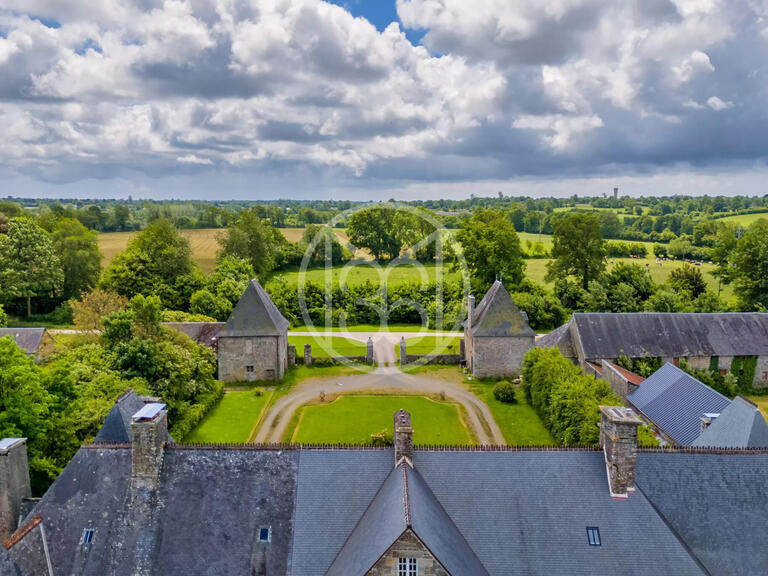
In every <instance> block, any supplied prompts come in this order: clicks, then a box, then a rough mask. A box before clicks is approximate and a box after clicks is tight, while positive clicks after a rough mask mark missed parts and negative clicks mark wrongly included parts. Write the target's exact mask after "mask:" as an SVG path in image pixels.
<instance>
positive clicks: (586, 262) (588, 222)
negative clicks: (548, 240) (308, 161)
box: [546, 212, 605, 290]
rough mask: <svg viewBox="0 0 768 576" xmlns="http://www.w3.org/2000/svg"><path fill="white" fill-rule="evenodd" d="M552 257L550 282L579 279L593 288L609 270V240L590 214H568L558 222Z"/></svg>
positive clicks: (584, 285) (555, 225)
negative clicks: (607, 268)
mask: <svg viewBox="0 0 768 576" xmlns="http://www.w3.org/2000/svg"><path fill="white" fill-rule="evenodd" d="M552 258H553V260H552V261H551V262H550V263H549V264H547V276H546V277H547V280H550V281H551V280H554V279H556V278H564V277H566V276H571V275H573V276H576V277H577V278H578V279H579V280H580V282H581V286H582V288H584V289H585V290H586V289H587V288H588V287H589V282H590V280H595V279H596V278H598V277H599V276H600V274H602V272H603V270H605V241H604V240H603V237H602V235H601V234H600V221H599V219H598V217H597V215H596V214H593V213H589V212H568V213H566V214H564V215H563V216H560V217H559V218H557V220H555V224H554V234H553V237H552Z"/></svg>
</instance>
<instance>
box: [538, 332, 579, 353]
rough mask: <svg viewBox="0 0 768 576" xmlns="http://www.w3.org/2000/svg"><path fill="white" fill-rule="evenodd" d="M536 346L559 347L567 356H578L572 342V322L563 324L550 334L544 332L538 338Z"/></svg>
mask: <svg viewBox="0 0 768 576" xmlns="http://www.w3.org/2000/svg"><path fill="white" fill-rule="evenodd" d="M535 346H536V348H558V349H559V350H560V352H561V354H562V355H563V356H565V357H566V358H575V357H576V354H575V353H574V351H573V345H572V344H571V326H570V324H563V325H562V326H560V327H559V328H555V329H554V330H552V332H550V333H549V334H544V336H542V337H541V338H537V339H536V342H535Z"/></svg>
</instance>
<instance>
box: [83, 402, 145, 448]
mask: <svg viewBox="0 0 768 576" xmlns="http://www.w3.org/2000/svg"><path fill="white" fill-rule="evenodd" d="M142 408H144V400H142V399H141V398H139V397H138V396H137V395H136V392H134V391H133V390H128V391H127V392H125V393H124V394H123V395H122V396H120V397H119V398H118V399H117V400H116V401H115V405H114V406H112V410H110V411H109V414H107V418H106V419H105V420H104V424H102V425H101V428H100V429H99V433H98V434H96V438H94V439H93V441H94V442H95V443H96V444H123V443H128V442H130V441H131V416H133V415H134V414H136V412H138V411H139V410H141V409H142Z"/></svg>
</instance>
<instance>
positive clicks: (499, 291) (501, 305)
mask: <svg viewBox="0 0 768 576" xmlns="http://www.w3.org/2000/svg"><path fill="white" fill-rule="evenodd" d="M470 334H471V335H472V336H473V337H483V336H529V337H532V338H533V337H535V336H536V335H535V333H534V332H533V330H531V328H530V326H528V319H527V318H526V316H525V315H524V314H523V313H522V312H520V309H519V308H518V307H517V306H516V305H515V303H514V302H513V301H512V297H511V296H510V295H509V292H507V290H506V288H504V285H503V284H502V283H501V282H499V281H498V280H497V281H496V282H494V283H493V286H491V288H490V289H489V290H488V292H487V293H486V294H485V296H484V297H483V299H482V300H481V301H480V304H478V306H477V308H475V311H474V313H473V314H472V322H471V327H470Z"/></svg>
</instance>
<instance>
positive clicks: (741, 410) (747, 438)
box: [693, 396, 768, 448]
mask: <svg viewBox="0 0 768 576" xmlns="http://www.w3.org/2000/svg"><path fill="white" fill-rule="evenodd" d="M693 445H694V446H710V447H717V448H757V447H761V448H763V447H768V424H767V423H766V422H765V418H763V414H762V413H761V412H760V409H759V408H758V407H757V406H755V405H754V404H752V403H751V402H750V401H749V400H745V399H744V398H742V397H741V396H736V398H734V399H733V400H732V401H731V403H730V404H729V405H728V406H727V407H726V408H724V409H723V411H722V412H720V416H718V417H717V418H715V420H714V421H713V422H712V424H710V425H709V426H708V427H707V429H706V430H704V432H702V434H701V436H699V437H698V438H697V439H696V440H695V441H694V442H693Z"/></svg>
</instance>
